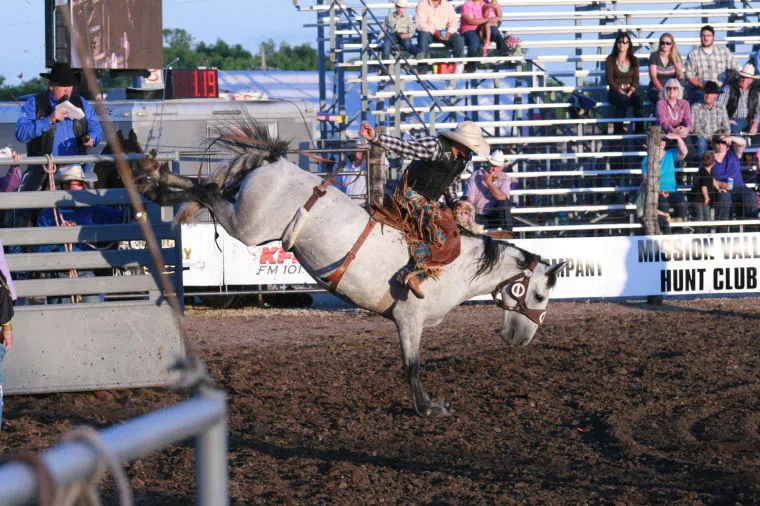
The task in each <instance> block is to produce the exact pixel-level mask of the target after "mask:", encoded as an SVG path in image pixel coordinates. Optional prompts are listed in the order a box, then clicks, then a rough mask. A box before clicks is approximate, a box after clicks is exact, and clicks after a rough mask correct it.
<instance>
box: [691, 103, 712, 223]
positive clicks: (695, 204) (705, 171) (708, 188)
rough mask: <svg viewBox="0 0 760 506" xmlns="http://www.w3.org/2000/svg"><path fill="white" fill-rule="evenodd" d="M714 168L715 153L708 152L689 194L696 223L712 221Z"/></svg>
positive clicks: (703, 156)
mask: <svg viewBox="0 0 760 506" xmlns="http://www.w3.org/2000/svg"><path fill="white" fill-rule="evenodd" d="M705 89H706V88H705ZM714 166H715V153H713V152H712V151H708V152H706V153H705V154H703V155H702V164H701V165H700V167H699V172H698V173H697V175H696V177H695V178H694V184H693V185H692V187H691V191H690V192H689V202H690V203H691V208H692V209H693V211H694V220H695V221H709V220H710V200H711V199H710V194H711V193H712V192H713V176H712V169H713V167H714Z"/></svg>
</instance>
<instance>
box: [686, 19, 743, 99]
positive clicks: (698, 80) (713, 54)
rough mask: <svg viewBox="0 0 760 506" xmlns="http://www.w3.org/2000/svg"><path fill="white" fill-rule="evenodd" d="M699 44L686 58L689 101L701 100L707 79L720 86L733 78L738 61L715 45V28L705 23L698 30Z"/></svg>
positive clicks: (723, 47) (728, 52)
mask: <svg viewBox="0 0 760 506" xmlns="http://www.w3.org/2000/svg"><path fill="white" fill-rule="evenodd" d="M699 39H700V46H699V47H697V48H694V49H692V50H691V52H690V53H689V56H688V57H687V58H686V65H685V67H684V73H685V75H686V80H687V81H688V83H687V92H688V99H689V102H691V103H692V104H693V103H695V102H699V101H701V100H702V95H703V94H704V93H703V91H702V90H704V87H705V84H707V81H715V82H716V83H718V86H722V85H723V84H725V83H727V82H728V81H729V80H731V78H733V76H734V74H735V73H736V71H737V70H738V69H739V63H737V61H736V58H735V57H734V55H733V54H732V53H731V51H730V50H729V49H728V48H727V47H725V46H716V45H715V30H714V29H713V27H712V26H710V25H705V26H703V27H702V30H700V32H699Z"/></svg>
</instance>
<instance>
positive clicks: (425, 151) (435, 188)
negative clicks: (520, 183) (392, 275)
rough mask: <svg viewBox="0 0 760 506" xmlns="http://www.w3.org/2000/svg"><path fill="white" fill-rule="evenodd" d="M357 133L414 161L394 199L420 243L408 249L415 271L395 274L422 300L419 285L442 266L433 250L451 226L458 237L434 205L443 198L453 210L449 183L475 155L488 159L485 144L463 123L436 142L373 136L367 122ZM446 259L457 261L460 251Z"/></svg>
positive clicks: (443, 246) (477, 130)
mask: <svg viewBox="0 0 760 506" xmlns="http://www.w3.org/2000/svg"><path fill="white" fill-rule="evenodd" d="M359 133H360V135H361V136H362V137H364V138H365V139H367V140H368V141H369V142H371V143H372V144H374V145H376V146H379V147H381V148H383V149H386V150H390V151H393V152H395V153H398V154H399V155H401V156H404V157H407V158H411V159H413V161H412V163H411V164H409V167H408V168H407V170H406V172H405V173H404V175H403V177H402V180H401V182H400V183H399V187H398V188H397V189H396V192H395V195H394V197H393V198H394V201H395V202H396V203H397V205H398V206H399V207H400V208H401V209H402V216H404V217H405V218H406V219H407V220H408V221H407V222H408V223H409V224H410V225H414V226H416V227H417V228H418V230H416V232H417V234H416V237H419V238H420V241H419V242H414V243H412V242H410V244H409V247H410V250H411V253H412V260H413V262H414V265H413V267H412V268H409V269H404V270H402V271H401V272H400V273H399V281H401V282H403V284H404V285H406V286H407V287H408V288H409V289H410V290H411V291H412V293H414V295H415V296H417V297H418V298H420V299H422V298H424V297H425V295H424V294H423V292H422V290H421V289H420V283H421V282H422V281H423V280H424V279H425V278H427V277H428V276H434V275H435V274H436V272H437V269H438V268H440V267H441V266H442V265H445V263H446V262H445V261H441V262H437V261H434V257H435V255H432V254H433V250H434V249H435V250H437V251H445V250H446V242H447V234H446V233H445V232H447V230H448V229H447V227H448V226H449V225H448V224H449V223H452V224H453V234H454V235H456V234H457V231H456V222H455V221H454V220H453V214H452V212H451V210H450V209H446V210H444V209H442V208H441V207H439V206H438V200H439V199H440V198H441V197H442V196H444V194H446V202H447V204H448V205H449V206H450V207H453V205H454V203H455V201H456V193H455V192H453V191H452V189H451V188H450V187H451V185H452V183H453V182H454V181H455V180H456V179H457V178H458V177H459V175H460V174H461V173H462V171H463V170H464V168H465V165H466V163H467V161H468V160H469V158H470V156H471V155H472V154H473V153H475V154H477V155H479V156H482V157H487V156H488V153H489V147H488V143H487V142H486V140H485V139H484V138H483V134H482V133H481V131H480V127H478V125H476V124H475V123H473V122H472V121H463V122H461V123H459V124H458V125H457V127H456V128H455V129H454V130H450V131H445V132H441V133H439V134H438V135H437V136H429V137H420V138H418V139H414V140H404V139H400V138H398V137H393V136H390V135H384V134H377V133H376V132H375V129H374V128H372V127H371V126H370V125H369V124H368V123H367V122H364V123H363V124H362V126H361V129H360V130H359ZM409 237H410V236H407V240H409ZM457 245H458V242H457ZM450 253H451V255H453V257H454V258H456V255H458V254H459V251H458V248H457V250H456V251H455V252H450ZM431 255H432V257H431ZM451 260H453V258H450V257H449V258H448V261H451Z"/></svg>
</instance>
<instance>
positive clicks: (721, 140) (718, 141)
mask: <svg viewBox="0 0 760 506" xmlns="http://www.w3.org/2000/svg"><path fill="white" fill-rule="evenodd" d="M715 144H725V145H726V146H728V141H726V140H725V139H719V140H717V141H715Z"/></svg>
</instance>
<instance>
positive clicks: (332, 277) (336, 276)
mask: <svg viewBox="0 0 760 506" xmlns="http://www.w3.org/2000/svg"><path fill="white" fill-rule="evenodd" d="M376 223H377V222H376V221H375V220H373V219H372V218H370V219H369V221H368V222H367V224H366V225H365V226H364V230H363V231H362V233H361V235H360V236H359V238H358V239H357V240H356V242H355V243H354V246H353V247H352V248H351V251H349V252H348V253H346V257H345V258H344V259H343V263H341V264H340V266H339V267H338V268H337V269H335V270H334V271H333V272H332V273H330V274H329V275H328V276H325V277H324V278H322V279H323V280H324V281H325V282H326V283H330V287H329V290H330V292H334V291H335V290H337V289H338V283H340V280H341V278H343V274H344V273H345V272H346V269H348V266H349V265H351V262H353V261H354V258H356V253H357V251H359V248H361V247H362V244H364V241H365V240H367V237H369V234H370V232H372V229H373V228H375V224H376Z"/></svg>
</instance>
